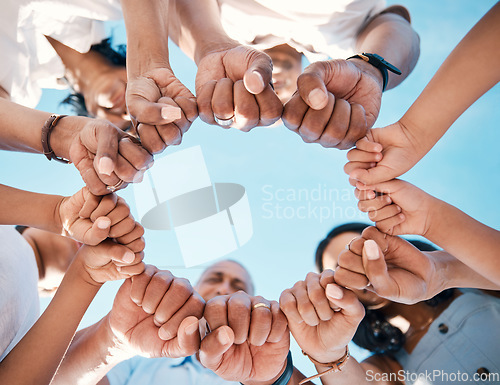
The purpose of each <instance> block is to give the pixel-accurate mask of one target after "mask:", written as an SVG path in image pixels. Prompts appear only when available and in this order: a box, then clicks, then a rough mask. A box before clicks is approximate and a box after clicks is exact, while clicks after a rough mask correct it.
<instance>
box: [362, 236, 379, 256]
mask: <svg viewBox="0 0 500 385" xmlns="http://www.w3.org/2000/svg"><path fill="white" fill-rule="evenodd" d="M363 248H364V249H365V253H366V256H367V258H368V259H369V260H372V261H374V260H376V259H378V258H379V253H378V246H377V243H376V242H375V241H374V240H373V239H368V240H366V241H365V244H364V246H363Z"/></svg>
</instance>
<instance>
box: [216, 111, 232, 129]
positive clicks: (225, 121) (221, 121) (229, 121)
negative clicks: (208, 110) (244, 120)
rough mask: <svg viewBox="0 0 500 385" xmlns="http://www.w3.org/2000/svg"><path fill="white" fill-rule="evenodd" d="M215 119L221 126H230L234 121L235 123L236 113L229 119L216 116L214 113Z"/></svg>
mask: <svg viewBox="0 0 500 385" xmlns="http://www.w3.org/2000/svg"><path fill="white" fill-rule="evenodd" d="M214 120H215V122H216V123H217V124H218V125H219V126H222V127H230V126H231V125H232V124H233V123H234V115H233V116H231V117H230V118H228V119H221V118H218V117H217V116H215V114H214Z"/></svg>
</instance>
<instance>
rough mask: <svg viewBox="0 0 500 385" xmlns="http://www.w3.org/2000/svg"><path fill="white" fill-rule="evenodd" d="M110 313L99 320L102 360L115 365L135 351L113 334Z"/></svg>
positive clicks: (131, 355) (132, 355) (128, 357)
mask: <svg viewBox="0 0 500 385" xmlns="http://www.w3.org/2000/svg"><path fill="white" fill-rule="evenodd" d="M110 317H111V313H108V314H107V315H106V316H105V317H104V318H103V319H102V320H101V321H100V325H99V326H100V329H101V332H100V333H101V340H100V342H101V343H102V345H101V346H102V347H103V352H104V353H105V354H104V360H105V362H106V363H108V364H112V365H116V364H118V363H120V362H122V361H125V360H128V359H130V358H132V357H134V356H135V355H136V353H134V352H132V351H130V349H127V347H126V344H125V343H124V342H123V341H122V340H121V339H120V337H119V336H117V335H116V334H115V332H114V331H113V328H112V326H111V321H110Z"/></svg>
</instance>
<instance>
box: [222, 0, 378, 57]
mask: <svg viewBox="0 0 500 385" xmlns="http://www.w3.org/2000/svg"><path fill="white" fill-rule="evenodd" d="M217 1H218V3H219V7H220V13H221V21H222V25H223V27H224V29H225V31H226V33H227V34H228V35H229V36H230V37H231V38H233V39H235V40H237V41H239V42H240V43H243V44H247V45H251V46H253V47H254V48H256V49H266V48H271V47H273V46H276V45H279V44H284V43H286V44H289V45H290V46H292V47H294V48H295V49H296V50H298V51H299V52H302V53H304V55H305V56H306V57H307V58H308V59H309V61H311V62H313V61H317V60H327V59H328V58H332V59H335V58H347V57H348V56H350V55H352V54H353V53H354V44H355V42H356V36H357V34H358V33H359V31H360V29H361V28H362V27H363V25H364V23H365V22H366V21H367V20H368V19H369V18H371V17H372V16H374V15H376V14H378V13H380V12H381V11H383V10H384V9H385V0H217Z"/></svg>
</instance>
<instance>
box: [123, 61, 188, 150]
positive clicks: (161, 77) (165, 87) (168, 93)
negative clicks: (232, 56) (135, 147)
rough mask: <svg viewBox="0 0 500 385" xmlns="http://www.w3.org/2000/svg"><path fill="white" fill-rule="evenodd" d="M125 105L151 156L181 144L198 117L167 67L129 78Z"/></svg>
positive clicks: (181, 87) (183, 88)
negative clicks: (168, 147)
mask: <svg viewBox="0 0 500 385" xmlns="http://www.w3.org/2000/svg"><path fill="white" fill-rule="evenodd" d="M127 106H128V110H129V113H130V116H131V118H132V121H133V122H135V124H136V130H137V133H138V135H139V137H140V138H141V143H142V145H143V146H144V148H146V149H147V150H148V151H149V152H150V153H152V154H157V153H160V152H162V151H163V150H164V149H165V148H166V147H167V146H171V145H177V144H180V143H181V140H182V136H183V135H184V134H185V133H186V131H187V130H188V129H189V127H190V126H191V123H193V121H194V120H195V119H196V117H197V116H198V110H197V106H196V99H195V97H194V96H193V94H192V93H191V92H190V91H189V90H188V89H187V88H186V87H185V86H184V85H183V84H182V83H181V82H180V81H179V80H178V79H177V78H176V77H175V75H174V73H173V72H172V70H171V69H170V68H167V67H165V68H153V69H150V70H149V71H147V72H145V73H143V74H140V75H138V76H136V77H133V78H131V79H129V82H128V85H127Z"/></svg>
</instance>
